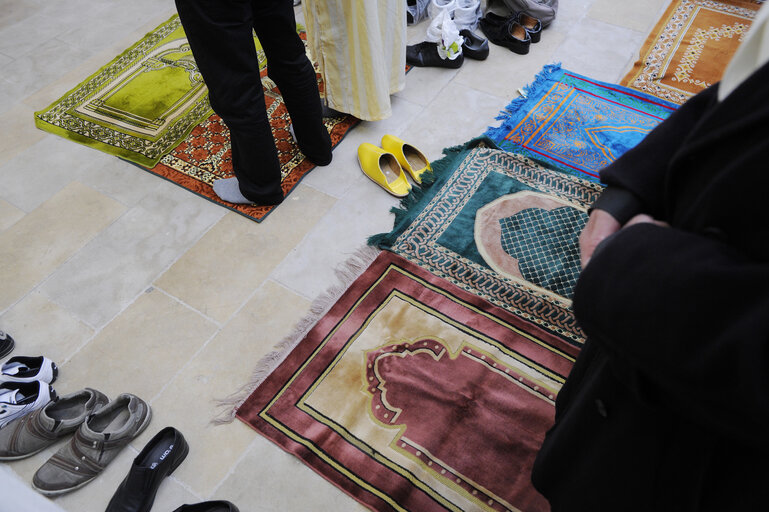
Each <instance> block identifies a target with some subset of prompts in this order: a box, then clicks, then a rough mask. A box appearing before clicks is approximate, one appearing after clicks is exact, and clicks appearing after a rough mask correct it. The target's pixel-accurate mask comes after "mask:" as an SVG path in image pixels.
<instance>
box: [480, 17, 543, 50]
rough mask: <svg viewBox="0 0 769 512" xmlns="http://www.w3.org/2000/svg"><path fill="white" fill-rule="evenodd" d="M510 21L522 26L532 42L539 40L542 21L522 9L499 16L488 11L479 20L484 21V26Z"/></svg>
mask: <svg viewBox="0 0 769 512" xmlns="http://www.w3.org/2000/svg"><path fill="white" fill-rule="evenodd" d="M510 22H516V23H518V24H519V25H521V26H523V28H524V29H525V30H526V32H527V33H528V34H529V37H530V38H531V42H532V43H538V42H539V41H540V39H541V37H542V22H541V21H540V20H538V19H537V18H535V17H534V16H530V15H529V14H527V13H525V12H523V11H518V12H514V13H513V14H512V15H510V16H500V15H499V14H495V13H493V12H491V11H489V12H487V13H486V16H485V17H484V18H483V19H482V20H481V23H484V24H485V25H486V26H499V25H504V24H505V23H510Z"/></svg>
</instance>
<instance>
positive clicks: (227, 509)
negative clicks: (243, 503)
mask: <svg viewBox="0 0 769 512" xmlns="http://www.w3.org/2000/svg"><path fill="white" fill-rule="evenodd" d="M174 512H240V511H239V510H238V507H236V506H235V505H233V504H232V503H230V502H229V501H224V500H220V501H204V502H203V503H195V504H194V505H182V506H181V507H179V508H177V509H176V510H174Z"/></svg>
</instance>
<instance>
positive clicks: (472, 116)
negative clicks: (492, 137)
mask: <svg viewBox="0 0 769 512" xmlns="http://www.w3.org/2000/svg"><path fill="white" fill-rule="evenodd" d="M509 102H510V99H509V98H503V97H498V96H492V95H491V94H487V93H485V92H481V91H477V90H475V89H472V88H470V87H467V86H465V85H460V84H455V83H453V82H452V83H451V84H449V85H448V86H447V87H446V88H445V89H444V91H443V92H442V93H441V95H440V96H439V97H438V98H437V99H436V100H435V101H434V102H432V103H431V104H430V105H429V106H428V107H427V108H426V109H425V111H424V113H423V115H421V116H420V117H419V118H418V119H416V120H415V121H414V122H412V123H411V124H410V125H409V127H408V128H407V129H406V131H405V132H404V133H403V138H404V139H405V140H411V141H415V142H414V144H415V145H417V146H418V147H420V148H421V149H422V151H424V152H425V154H427V156H428V158H429V159H430V160H437V159H438V158H441V157H442V156H443V153H442V151H443V148H446V147H449V146H456V145H458V144H463V143H465V142H467V141H468V140H470V139H472V138H474V137H478V136H480V135H482V134H483V132H485V131H486V128H487V127H488V126H490V125H491V124H493V123H494V122H496V121H494V118H495V117H496V116H497V114H498V113H499V111H500V110H502V109H503V108H504V107H505V106H506V105H507V104H508V103H509Z"/></svg>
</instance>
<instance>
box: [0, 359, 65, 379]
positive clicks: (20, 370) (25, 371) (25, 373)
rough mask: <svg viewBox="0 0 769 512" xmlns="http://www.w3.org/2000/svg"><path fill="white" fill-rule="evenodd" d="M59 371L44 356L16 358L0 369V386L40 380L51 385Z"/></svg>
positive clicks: (54, 364)
mask: <svg viewBox="0 0 769 512" xmlns="http://www.w3.org/2000/svg"><path fill="white" fill-rule="evenodd" d="M58 374H59V369H58V368H57V367H56V363H54V362H53V361H51V360H50V359H48V358H47V357H45V356H38V357H26V356H16V357H12V358H10V359H9V360H8V361H6V362H5V364H4V365H3V366H2V368H0V384H4V383H6V382H35V381H36V380H40V381H43V382H47V383H48V384H51V383H53V381H55V380H56V376H57V375H58Z"/></svg>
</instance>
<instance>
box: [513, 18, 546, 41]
mask: <svg viewBox="0 0 769 512" xmlns="http://www.w3.org/2000/svg"><path fill="white" fill-rule="evenodd" d="M515 21H517V22H518V23H520V24H521V25H523V28H525V29H526V32H528V33H529V36H531V42H532V43H538V42H539V40H540V38H541V36H542V22H540V21H539V20H538V19H537V18H535V17H534V16H529V15H528V14H526V13H525V12H519V13H518V14H516V15H515Z"/></svg>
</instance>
